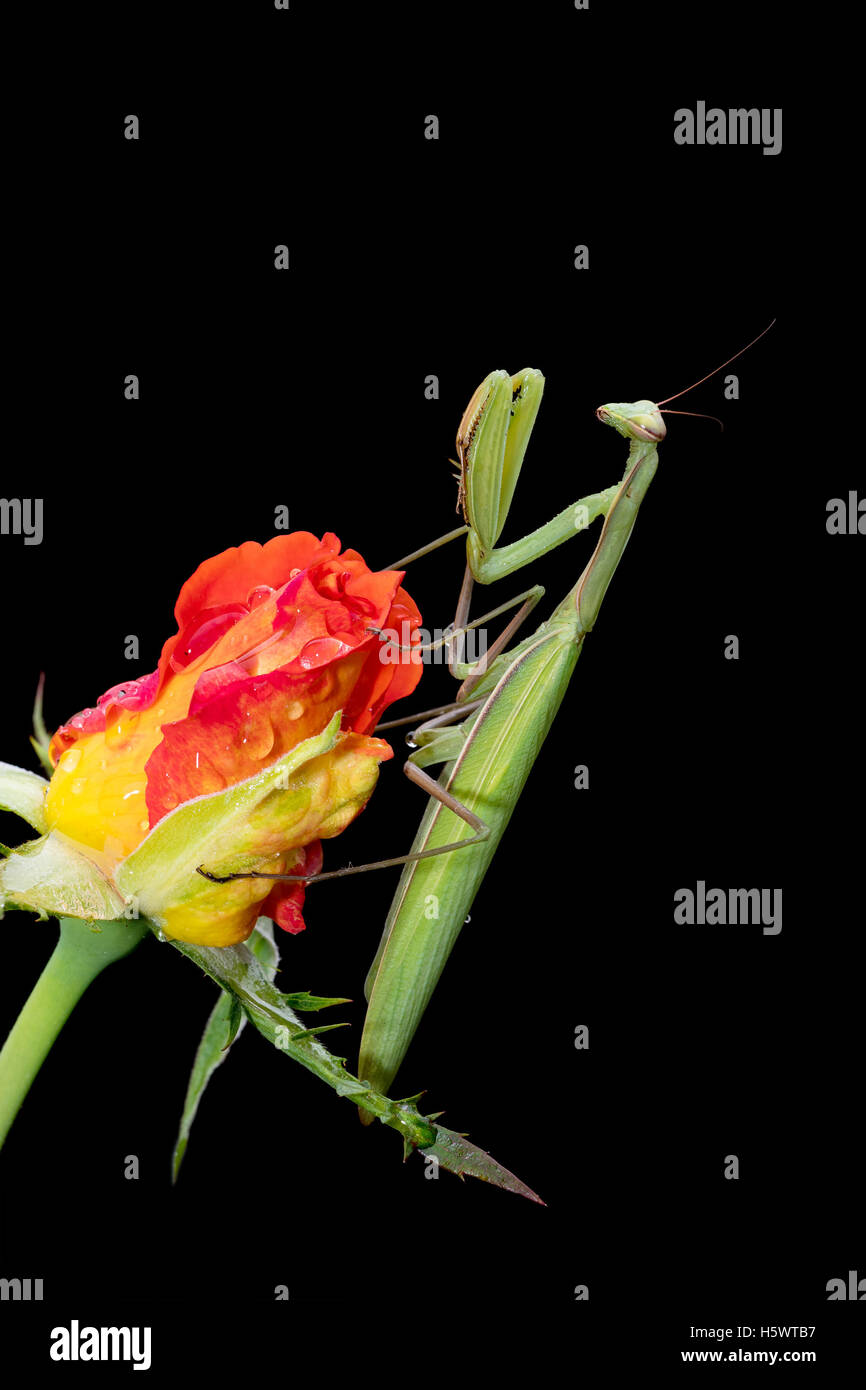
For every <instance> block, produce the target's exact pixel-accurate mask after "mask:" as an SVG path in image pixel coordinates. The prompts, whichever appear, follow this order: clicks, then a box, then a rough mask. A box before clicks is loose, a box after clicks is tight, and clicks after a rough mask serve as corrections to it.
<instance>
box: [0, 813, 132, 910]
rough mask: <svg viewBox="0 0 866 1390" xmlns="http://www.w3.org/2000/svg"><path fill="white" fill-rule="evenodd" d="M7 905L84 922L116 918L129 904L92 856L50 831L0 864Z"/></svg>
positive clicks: (0, 896) (0, 900)
mask: <svg viewBox="0 0 866 1390" xmlns="http://www.w3.org/2000/svg"><path fill="white" fill-rule="evenodd" d="M3 907H17V908H21V909H23V910H25V911H26V910H28V909H31V910H33V911H35V912H38V913H40V914H41V915H43V916H44V915H46V914H50V915H52V916H55V917H77V918H80V919H82V920H83V921H85V922H100V921H101V922H114V921H116V920H117V919H118V918H123V917H125V916H126V910H127V903H126V901H125V899H124V898H122V897H121V895H120V894H119V893H118V892H117V890H116V889H115V888H114V886H113V884H112V883H111V881H110V880H109V879H108V878H107V877H106V875H105V874H104V873H102V871H101V870H100V868H99V867H98V865H97V864H95V863H94V862H93V860H92V859H89V858H87V857H86V855H84V854H83V853H81V852H80V851H79V849H78V848H77V847H76V846H75V844H74V842H73V841H72V840H68V839H67V838H66V836H65V835H61V834H60V833H59V831H57V830H52V831H51V833H50V835H43V837H42V839H41V840H31V841H30V842H29V843H28V844H26V845H21V846H20V847H19V848H18V849H16V850H15V852H14V853H13V854H10V856H9V858H8V859H4V860H3V862H2V864H0V908H3Z"/></svg>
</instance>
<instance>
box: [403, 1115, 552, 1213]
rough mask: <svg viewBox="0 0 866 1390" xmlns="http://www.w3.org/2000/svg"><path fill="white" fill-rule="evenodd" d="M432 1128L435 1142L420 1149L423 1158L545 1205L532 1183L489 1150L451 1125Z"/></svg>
mask: <svg viewBox="0 0 866 1390" xmlns="http://www.w3.org/2000/svg"><path fill="white" fill-rule="evenodd" d="M427 1118H428V1119H429V1118H431V1117H430V1116H428V1117H427ZM434 1128H435V1129H436V1142H435V1144H430V1145H428V1146H427V1147H426V1148H421V1149H420V1152H421V1153H422V1154H423V1155H424V1157H425V1158H435V1159H436V1160H437V1162H438V1163H439V1164H440V1166H441V1167H442V1168H447V1169H448V1171H449V1172H450V1173H456V1174H457V1176H458V1177H459V1178H462V1177H464V1175H467V1176H469V1177H470V1178H480V1179H481V1181H482V1182H489V1183H493V1185H494V1187H504V1188H505V1190H506V1191H507V1192H516V1193H517V1194H518V1195H519V1196H521V1197H528V1198H529V1200H530V1201H531V1202H537V1203H538V1204H539V1206H542V1207H543V1206H546V1205H547V1204H546V1202H543V1201H542V1200H541V1198H540V1197H539V1196H538V1194H537V1193H536V1192H533V1190H532V1188H531V1187H527V1186H526V1183H524V1182H521V1181H520V1178H518V1177H515V1175H514V1173H511V1172H509V1170H508V1169H507V1168H503V1166H502V1164H501V1163H497V1162H496V1159H495V1158H491V1156H490V1154H488V1153H485V1152H484V1150H483V1149H479V1148H478V1146H477V1144H470V1142H469V1140H468V1139H467V1138H466V1136H465V1135H463V1134H456V1133H455V1131H454V1130H453V1129H446V1128H445V1126H444V1125H435V1126H434Z"/></svg>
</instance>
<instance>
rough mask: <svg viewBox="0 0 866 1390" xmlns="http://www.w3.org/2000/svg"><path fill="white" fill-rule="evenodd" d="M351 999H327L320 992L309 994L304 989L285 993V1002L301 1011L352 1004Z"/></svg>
mask: <svg viewBox="0 0 866 1390" xmlns="http://www.w3.org/2000/svg"><path fill="white" fill-rule="evenodd" d="M351 1002H352V1001H351V999H327V998H325V997H324V996H322V995H319V994H308V993H307V991H306V990H302V991H301V993H300V994H284V995H283V1003H284V1004H287V1005H288V1006H289V1008H290V1009H298V1010H300V1012H301V1013H317V1012H318V1010H319V1009H330V1008H332V1007H333V1006H334V1005H335V1004H351Z"/></svg>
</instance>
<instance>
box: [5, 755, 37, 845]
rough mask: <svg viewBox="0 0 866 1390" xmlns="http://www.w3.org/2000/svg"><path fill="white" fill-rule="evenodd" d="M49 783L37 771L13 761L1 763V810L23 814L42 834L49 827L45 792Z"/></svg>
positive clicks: (18, 814) (29, 823) (23, 817)
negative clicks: (29, 770)
mask: <svg viewBox="0 0 866 1390" xmlns="http://www.w3.org/2000/svg"><path fill="white" fill-rule="evenodd" d="M47 791H48V783H47V782H46V780H45V778H44V777H40V776H39V775H38V773H36V772H28V771H27V770H26V768H23V767H13V766H12V764H11V763H0V811H12V812H14V814H15V815H16V816H21V817H22V819H23V820H26V821H27V823H28V825H32V826H33V829H34V830H38V831H39V833H40V835H44V834H45V832H46V831H47V829H48V825H47V822H46V820H45V793H46V792H47Z"/></svg>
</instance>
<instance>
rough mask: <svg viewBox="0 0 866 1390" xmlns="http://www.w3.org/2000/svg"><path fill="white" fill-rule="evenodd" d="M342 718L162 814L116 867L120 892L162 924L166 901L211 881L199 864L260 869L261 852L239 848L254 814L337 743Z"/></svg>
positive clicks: (238, 870) (212, 869) (237, 870)
mask: <svg viewBox="0 0 866 1390" xmlns="http://www.w3.org/2000/svg"><path fill="white" fill-rule="evenodd" d="M340 718H341V714H340V711H337V713H336V714H335V715H334V717H333V719H332V720H331V722H330V723H329V724H328V727H327V728H326V729H324V730H323V731H322V733H320V734H317V735H315V736H314V737H313V738H308V739H304V740H303V742H301V743H299V744H298V745H297V746H296V747H295V748H293V749H292V750H291V751H290V752H289V753H286V755H285V756H284V757H282V758H279V759H278V760H277V762H275V763H272V764H271V766H270V767H268V768H266V769H265V770H264V772H259V773H257V774H256V775H255V776H254V777H250V778H248V779H247V780H246V781H245V782H239V783H237V784H236V785H235V786H232V787H227V788H226V790H225V791H221V792H214V793H212V794H211V795H209V796H200V797H196V798H195V799H194V800H192V801H186V802H183V803H182V804H181V805H180V806H178V807H177V808H176V809H175V810H174V811H170V812H169V813H168V815H166V816H163V818H162V820H160V821H158V822H157V824H156V825H155V826H154V828H153V829H152V830H151V831H150V833H149V834H148V835H146V836H145V838H144V839H143V840H142V841H141V843H140V844H139V845H138V846H137V847H136V848H135V849H134V850H133V851H132V853H131V854H130V855H129V857H128V858H127V859H125V860H124V861H123V863H122V864H121V865H120V866H119V868H118V869H117V871H116V873H115V881H116V882H117V884H118V886H119V887H120V889H121V891H122V892H123V893H125V894H127V895H128V896H129V897H134V898H135V899H136V901H137V902H138V904H139V907H140V910H141V912H142V913H143V914H144V915H145V916H147V917H149V918H151V919H152V920H154V921H156V922H157V924H159V922H160V918H161V915H162V912H163V910H164V909H165V907H166V905H170V904H172V903H177V902H178V901H182V900H183V899H184V898H188V897H189V896H191V895H194V893H195V891H196V888H197V887H201V888H202V889H204V886H205V884H206V882H207V880H205V879H202V878H201V876H200V875H199V876H197V873H196V871H197V869H198V868H199V867H200V866H202V865H204V866H206V867H207V869H208V870H209V871H210V872H212V873H225V874H230V873H247V872H249V871H250V870H251V869H256V868H261V867H262V862H263V856H262V855H261V854H253V853H249V852H247V853H239V852H238V851H237V848H236V844H237V843H238V841H239V842H240V843H241V844H243V843H244V842H245V839H246V838H247V833H248V832H247V824H248V822H249V819H250V817H251V815H252V813H253V812H254V811H255V810H256V809H257V807H258V806H259V805H260V804H261V802H263V801H264V800H265V799H266V798H267V797H268V796H270V795H271V794H272V793H273V792H278V790H279V788H280V787H281V786H285V784H286V782H287V780H288V779H289V778H290V777H291V775H292V773H293V772H295V771H296V770H297V768H299V767H300V766H301V765H302V764H303V763H306V762H309V761H310V759H312V758H317V757H319V755H320V754H322V753H327V752H329V751H330V749H331V748H333V747H334V744H335V743H336V741H337V735H338V734H339V731H340ZM245 832H247V833H245ZM233 844H234V846H235V847H234V848H233ZM115 915H116V914H115Z"/></svg>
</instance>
